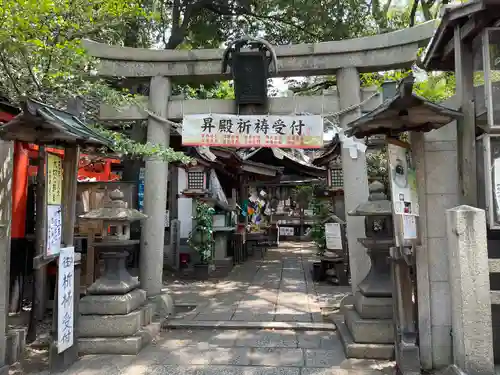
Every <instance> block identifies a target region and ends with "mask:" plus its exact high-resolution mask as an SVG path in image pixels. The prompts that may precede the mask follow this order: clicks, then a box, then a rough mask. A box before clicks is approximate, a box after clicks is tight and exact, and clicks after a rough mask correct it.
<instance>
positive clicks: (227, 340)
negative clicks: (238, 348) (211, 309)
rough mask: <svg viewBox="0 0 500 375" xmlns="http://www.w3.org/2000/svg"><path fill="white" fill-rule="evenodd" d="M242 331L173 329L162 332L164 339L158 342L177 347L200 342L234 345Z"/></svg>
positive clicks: (223, 345)
mask: <svg viewBox="0 0 500 375" xmlns="http://www.w3.org/2000/svg"><path fill="white" fill-rule="evenodd" d="M239 334H240V332H239V331H237V330H217V329H200V330H189V329H188V330H184V329H172V330H169V331H167V332H164V333H162V338H163V339H162V340H159V341H158V342H157V344H156V345H157V347H162V348H175V347H182V346H195V345H199V344H207V345H216V346H220V347H232V346H234V343H235V342H236V339H237V337H238V336H239Z"/></svg>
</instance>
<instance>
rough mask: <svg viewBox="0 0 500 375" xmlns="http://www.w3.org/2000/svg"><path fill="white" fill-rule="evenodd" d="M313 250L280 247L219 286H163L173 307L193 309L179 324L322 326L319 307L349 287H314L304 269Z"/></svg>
mask: <svg viewBox="0 0 500 375" xmlns="http://www.w3.org/2000/svg"><path fill="white" fill-rule="evenodd" d="M315 252H316V250H315V248H314V247H313V246H312V244H307V243H293V242H289V243H282V244H281V245H280V247H279V248H278V249H269V251H268V252H267V254H266V257H265V259H253V260H249V261H247V262H246V263H244V264H242V265H238V266H236V267H235V268H234V269H233V271H232V273H231V274H230V275H229V277H228V278H226V279H225V280H223V281H220V282H184V281H179V280H171V281H170V282H168V284H167V285H166V286H167V288H168V289H169V290H170V292H171V294H172V297H173V299H174V301H175V303H176V305H184V306H186V307H187V306H196V308H195V309H194V310H192V311H190V312H187V313H184V314H179V315H178V316H177V317H176V318H177V319H181V320H183V321H242V322H248V321H252V322H271V321H274V322H322V321H323V318H322V316H321V306H322V305H326V304H332V303H334V304H335V302H336V303H338V302H339V301H340V299H342V298H343V297H344V296H345V295H346V294H347V293H348V292H349V291H350V289H351V288H350V287H334V286H331V285H322V286H318V285H315V284H314V283H313V280H312V275H311V272H310V270H311V269H312V262H313V261H314V259H315Z"/></svg>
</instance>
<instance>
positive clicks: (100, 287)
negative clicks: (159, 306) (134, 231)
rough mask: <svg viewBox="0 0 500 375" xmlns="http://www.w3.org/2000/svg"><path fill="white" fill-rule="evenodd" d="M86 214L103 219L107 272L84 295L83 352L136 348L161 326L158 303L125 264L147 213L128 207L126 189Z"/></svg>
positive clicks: (122, 351) (80, 341)
mask: <svg viewBox="0 0 500 375" xmlns="http://www.w3.org/2000/svg"><path fill="white" fill-rule="evenodd" d="M80 218H81V219H83V220H92V221H99V222H102V227H103V229H102V239H101V241H99V242H95V243H94V244H93V246H94V247H95V248H96V249H98V250H99V253H100V254H101V258H102V259H103V260H104V268H105V269H104V273H103V275H102V276H101V277H99V279H97V280H96V281H95V282H94V283H93V284H92V285H91V286H90V287H89V288H88V289H87V295H86V296H85V297H83V298H82V299H81V300H80V313H81V315H82V316H81V318H80V320H79V325H78V331H79V339H78V344H79V351H80V353H82V354H137V353H138V352H139V351H140V350H141V349H142V347H144V346H145V345H146V344H148V342H149V341H150V340H151V339H152V337H154V335H155V334H156V333H158V332H159V329H160V325H159V323H153V322H152V317H153V313H154V307H153V305H152V304H149V303H147V300H146V292H145V291H144V290H142V289H139V280H138V279H137V278H135V277H132V276H131V275H130V274H129V272H128V271H127V268H126V264H125V261H126V258H127V256H128V251H127V250H126V249H127V247H130V246H132V245H135V244H136V243H137V242H138V241H133V240H130V224H131V223H132V222H134V221H138V220H143V219H145V218H147V216H146V215H144V214H143V213H141V212H139V211H137V210H135V209H131V208H128V207H127V203H126V202H124V200H123V193H122V192H121V191H120V190H119V189H116V190H114V191H112V192H111V193H110V194H109V199H108V200H107V201H106V202H105V203H104V207H102V208H98V209H95V210H92V211H90V212H88V213H86V214H84V215H81V216H80Z"/></svg>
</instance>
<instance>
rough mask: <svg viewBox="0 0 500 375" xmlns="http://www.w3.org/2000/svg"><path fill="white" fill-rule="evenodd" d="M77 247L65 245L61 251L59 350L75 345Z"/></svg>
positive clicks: (58, 289)
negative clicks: (74, 293) (74, 292)
mask: <svg viewBox="0 0 500 375" xmlns="http://www.w3.org/2000/svg"><path fill="white" fill-rule="evenodd" d="M74 262H75V248H74V247H64V248H62V249H61V251H60V253H59V270H58V275H57V291H58V292H57V293H58V294H57V352H58V353H62V352H64V351H65V350H66V349H68V348H70V347H71V346H73V328H74V324H73V315H74V296H73V290H74V279H75V275H74V271H75V267H74Z"/></svg>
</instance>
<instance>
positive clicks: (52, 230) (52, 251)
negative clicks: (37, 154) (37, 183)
mask: <svg viewBox="0 0 500 375" xmlns="http://www.w3.org/2000/svg"><path fill="white" fill-rule="evenodd" d="M46 164H47V184H46V196H47V211H46V215H47V224H46V226H47V227H46V230H47V245H46V256H54V255H57V254H59V249H60V248H61V236H62V218H61V199H62V178H63V170H62V158H61V157H60V156H59V155H56V154H51V153H47V157H46Z"/></svg>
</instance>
